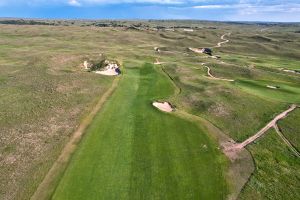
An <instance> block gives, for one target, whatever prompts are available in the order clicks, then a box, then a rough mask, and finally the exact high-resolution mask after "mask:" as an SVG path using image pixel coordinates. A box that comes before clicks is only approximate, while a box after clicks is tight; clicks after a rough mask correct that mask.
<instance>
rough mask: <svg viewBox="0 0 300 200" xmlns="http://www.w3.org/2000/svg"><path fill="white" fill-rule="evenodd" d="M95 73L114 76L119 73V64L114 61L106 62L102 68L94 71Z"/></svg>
mask: <svg viewBox="0 0 300 200" xmlns="http://www.w3.org/2000/svg"><path fill="white" fill-rule="evenodd" d="M95 73H96V74H102V75H106V76H116V75H119V74H120V73H121V71H120V69H119V66H118V65H117V64H116V63H107V65H106V67H105V68H104V70H97V71H95Z"/></svg>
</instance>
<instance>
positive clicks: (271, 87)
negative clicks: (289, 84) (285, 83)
mask: <svg viewBox="0 0 300 200" xmlns="http://www.w3.org/2000/svg"><path fill="white" fill-rule="evenodd" d="M266 87H267V88H270V89H275V90H276V89H278V88H279V87H278V86H273V85H267V86H266Z"/></svg>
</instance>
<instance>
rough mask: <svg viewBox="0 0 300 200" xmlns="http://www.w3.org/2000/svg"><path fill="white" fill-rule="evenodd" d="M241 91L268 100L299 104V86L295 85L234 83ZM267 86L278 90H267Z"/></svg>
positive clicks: (282, 83) (255, 82)
mask: <svg viewBox="0 0 300 200" xmlns="http://www.w3.org/2000/svg"><path fill="white" fill-rule="evenodd" d="M235 83H236V85H237V86H238V87H240V88H241V89H242V90H244V91H246V92H249V93H251V94H253V95H257V96H259V97H261V98H266V99H269V100H274V101H279V102H286V103H299V102H300V85H299V84H296V83H285V82H276V81H268V80H256V81H252V80H238V81H236V82H235ZM267 85H269V86H278V87H279V88H278V89H272V88H268V87H267Z"/></svg>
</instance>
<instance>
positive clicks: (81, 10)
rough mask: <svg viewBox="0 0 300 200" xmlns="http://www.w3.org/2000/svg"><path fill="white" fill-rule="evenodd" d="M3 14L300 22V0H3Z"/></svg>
mask: <svg viewBox="0 0 300 200" xmlns="http://www.w3.org/2000/svg"><path fill="white" fill-rule="evenodd" d="M0 17H24V18H25V17H26V18H63V19H73V18H77V19H201V20H220V21H278V22H300V0H0Z"/></svg>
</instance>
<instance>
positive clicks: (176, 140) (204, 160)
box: [53, 64, 227, 200]
mask: <svg viewBox="0 0 300 200" xmlns="http://www.w3.org/2000/svg"><path fill="white" fill-rule="evenodd" d="M123 76H124V77H123V79H122V80H121V82H120V84H119V85H120V86H119V88H118V89H117V90H116V92H115V93H114V95H113V96H112V98H111V99H110V100H109V101H108V103H107V104H106V105H105V106H104V108H103V110H102V111H101V112H100V113H99V114H98V115H97V117H96V118H95V120H94V122H93V123H92V125H91V126H90V127H89V129H88V130H87V134H86V136H85V138H84V139H83V140H82V143H81V144H80V146H79V148H78V150H77V152H76V153H75V155H74V156H73V159H72V161H71V162H70V165H69V167H68V169H67V170H66V173H65V174H64V176H63V178H62V181H61V182H60V184H59V185H58V187H57V190H56V192H55V194H54V196H53V199H72V200H73V199H224V198H225V196H226V194H227V186H226V184H225V179H224V175H223V168H222V167H221V163H220V160H222V159H219V158H220V156H222V155H221V153H220V152H219V151H218V150H217V147H216V146H215V145H214V143H213V142H212V141H210V139H209V137H208V136H207V135H206V134H205V133H204V131H203V130H201V129H199V127H198V125H197V124H195V123H192V122H190V121H186V120H183V119H181V118H179V117H177V116H175V115H173V114H166V113H162V112H160V111H158V110H156V109H154V108H153V107H152V106H151V102H152V100H154V99H162V98H166V97H168V96H170V95H172V94H173V92H174V87H173V85H172V84H171V82H170V81H169V80H168V79H167V77H165V76H164V75H163V74H162V73H160V72H159V70H156V69H155V68H154V67H153V65H151V64H145V65H144V66H143V67H141V68H135V69H130V68H127V70H126V73H125V74H124V75H123Z"/></svg>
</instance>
